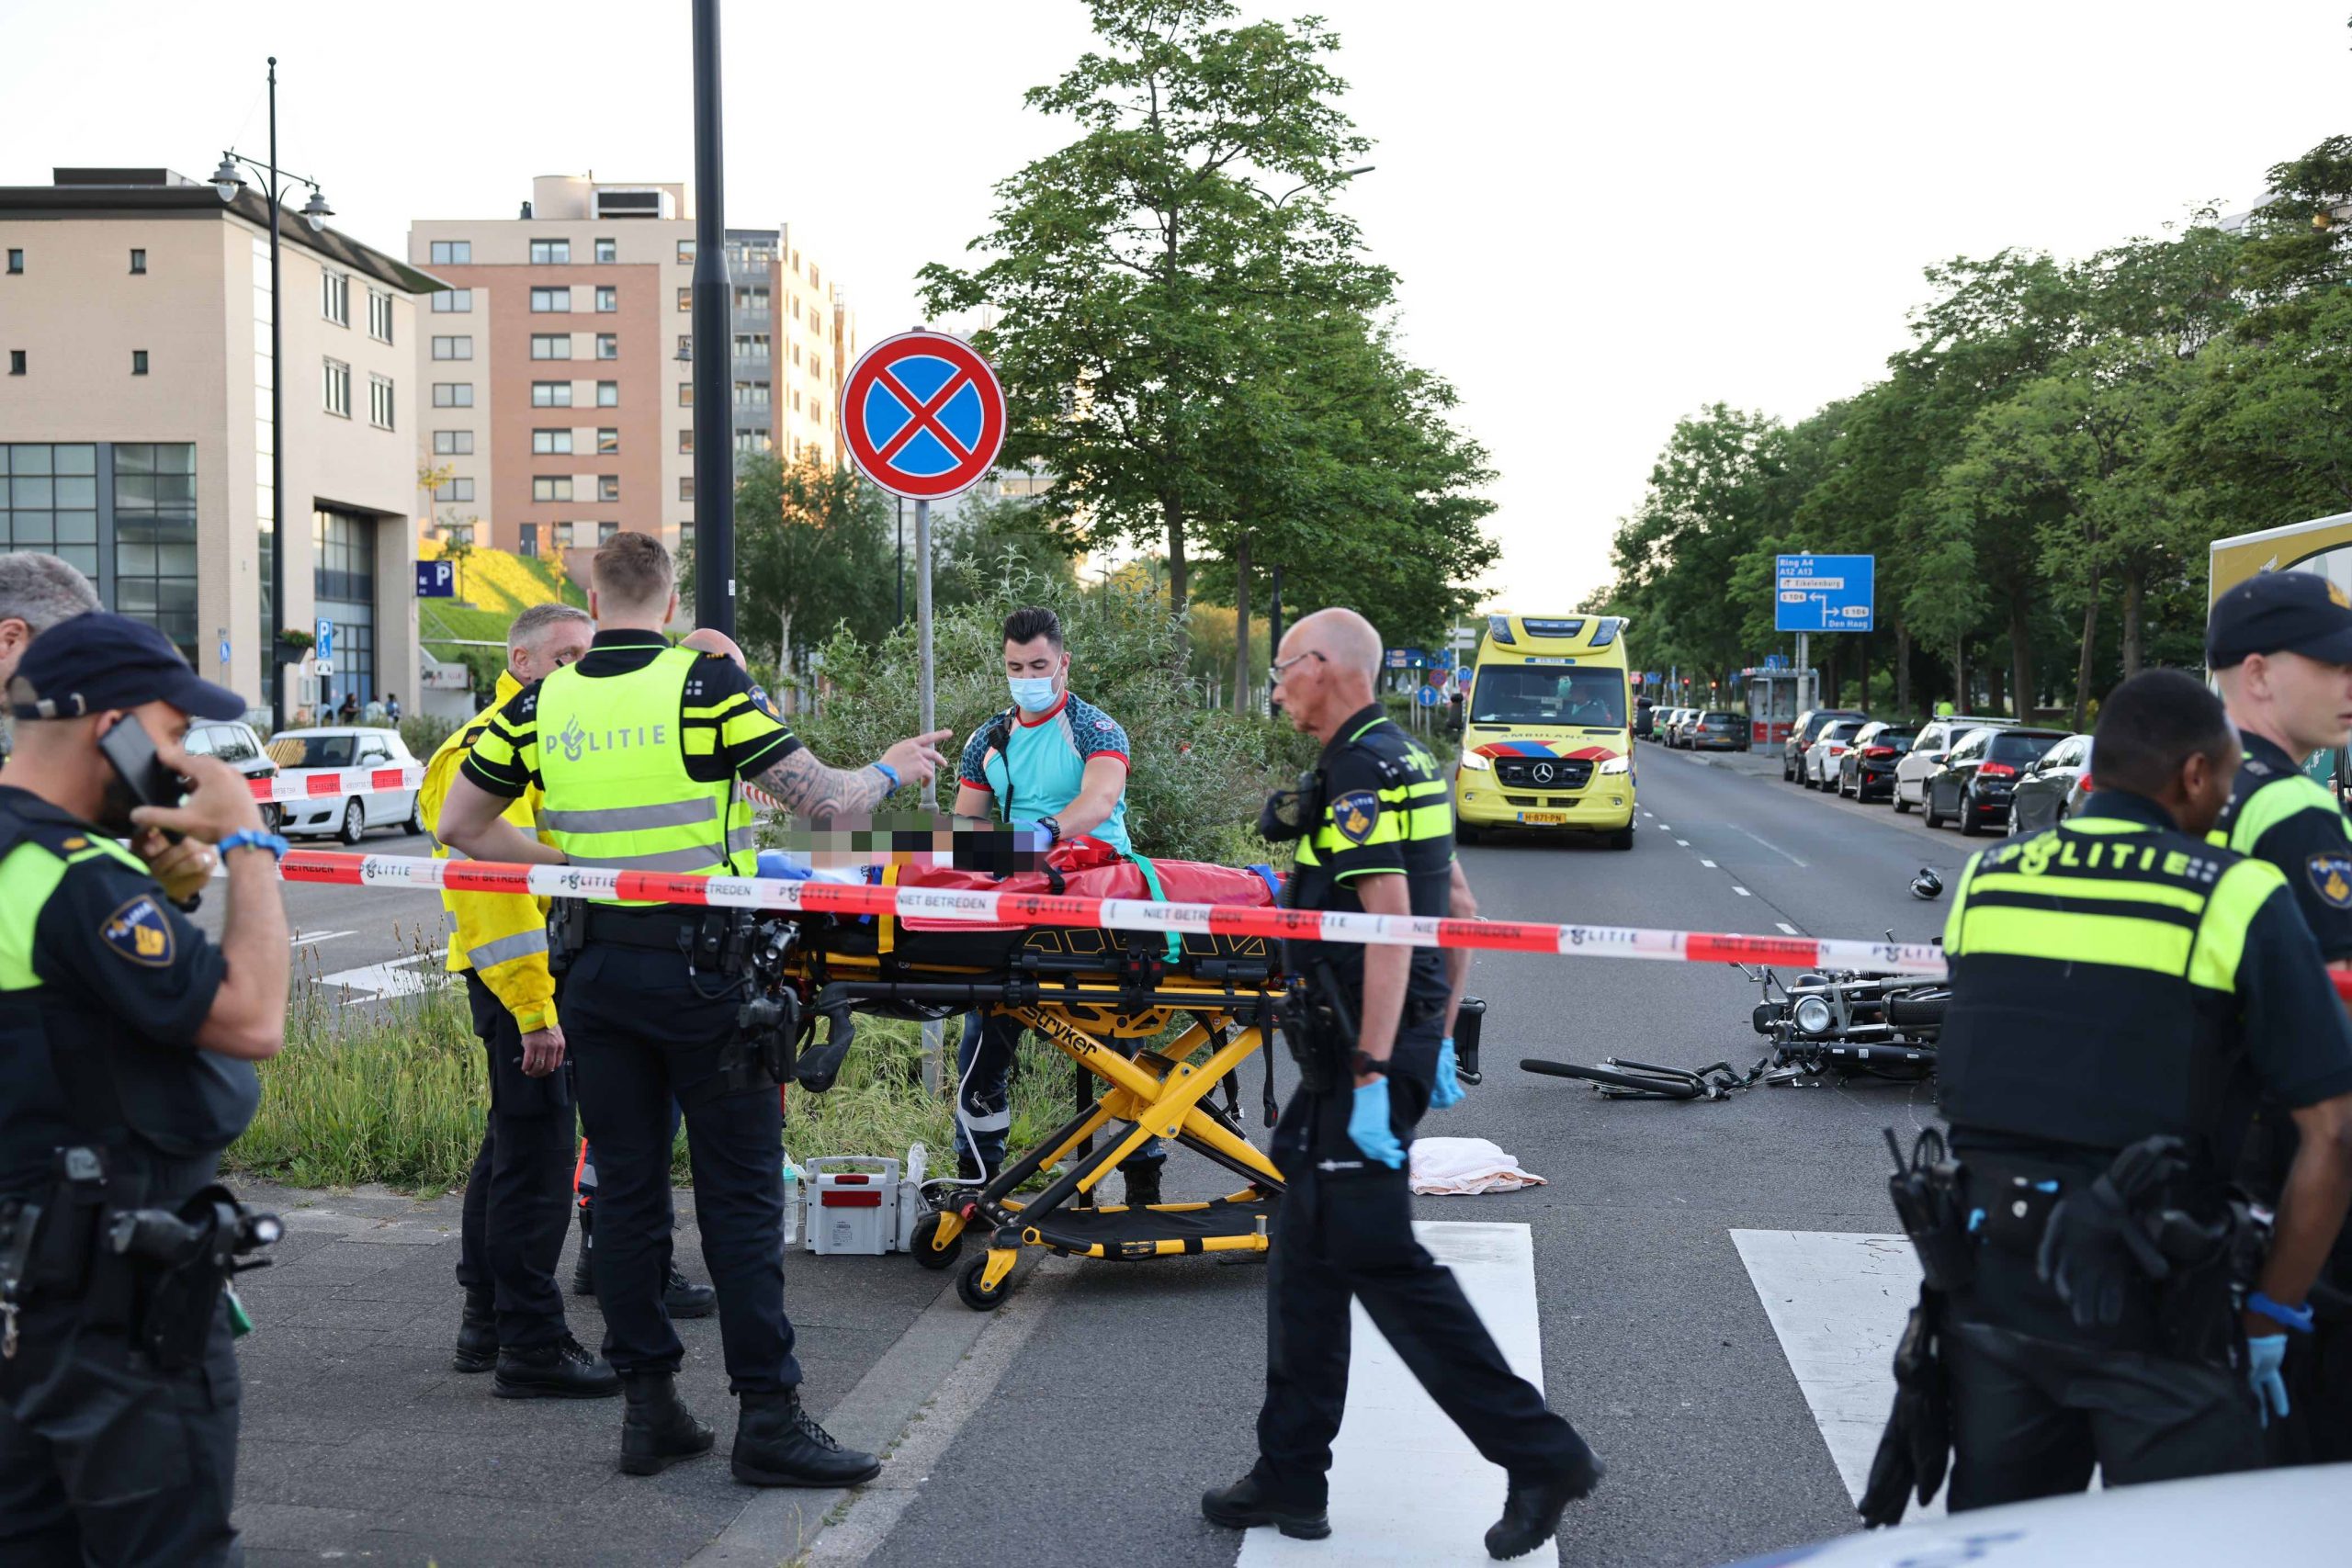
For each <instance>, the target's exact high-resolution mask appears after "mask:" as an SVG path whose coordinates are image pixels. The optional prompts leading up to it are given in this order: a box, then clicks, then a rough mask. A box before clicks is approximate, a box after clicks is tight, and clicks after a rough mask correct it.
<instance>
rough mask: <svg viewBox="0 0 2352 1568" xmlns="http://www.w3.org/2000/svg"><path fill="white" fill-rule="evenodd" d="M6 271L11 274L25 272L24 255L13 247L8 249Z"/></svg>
mask: <svg viewBox="0 0 2352 1568" xmlns="http://www.w3.org/2000/svg"><path fill="white" fill-rule="evenodd" d="M8 270H9V271H10V272H12V273H19V272H22V271H24V270H25V253H24V251H23V250H22V249H20V248H19V247H17V246H15V245H11V246H9V247H8Z"/></svg>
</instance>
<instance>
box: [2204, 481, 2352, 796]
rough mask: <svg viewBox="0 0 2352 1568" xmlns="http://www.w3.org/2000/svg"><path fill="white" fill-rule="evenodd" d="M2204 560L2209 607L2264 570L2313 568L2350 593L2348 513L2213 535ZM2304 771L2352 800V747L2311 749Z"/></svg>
mask: <svg viewBox="0 0 2352 1568" xmlns="http://www.w3.org/2000/svg"><path fill="white" fill-rule="evenodd" d="M2206 564H2207V568H2208V570H2209V572H2210V576H2209V578H2208V581H2207V585H2206V592H2205V603H2206V604H2209V605H2210V604H2212V602H2213V601H2214V600H2216V599H2219V598H2220V597H2221V596H2222V594H2223V593H2225V592H2228V591H2229V590H2230V589H2233V588H2235V587H2236V586H2237V585H2238V584H2239V583H2241V582H2244V581H2245V580H2246V579H2247V578H2249V577H2253V576H2256V575H2257V574H2258V573H2261V572H2266V571H2308V572H2312V573H2314V574H2315V575H2317V576H2320V577H2324V578H2325V579H2327V581H2329V582H2331V583H2333V584H2334V585H2335V587H2336V588H2337V589H2338V590H2339V591H2340V592H2341V593H2342V594H2343V595H2345V596H2352V512H2339V513H2335V515H2334V516H2332V517H2314V518H2312V520H2311V521H2310V522H2308V523H2290V524H2288V525H2286V526H2284V527H2282V528H2265V529H2263V530H2262V531H2261V532H2259V533H2256V534H2237V535H2233V536H2231V537H2229V538H2225V539H2216V540H2214V541H2213V542H2212V544H2211V546H2210V547H2208V548H2207V553H2206ZM2303 772H2304V773H2308V774H2310V775H2311V776H2312V778H2313V779H2314V780H2316V781H2317V782H2318V783H2320V784H2324V785H2326V786H2327V787H2328V788H2330V789H2333V790H2334V791H2335V794H2336V798H2338V799H2339V800H2342V799H2352V750H2347V749H2346V748H2344V747H2340V746H2335V747H2329V748H2327V749H2326V750H2320V751H2314V752H2312V754H2311V755H2310V756H2309V757H2306V758H2305V759H2303Z"/></svg>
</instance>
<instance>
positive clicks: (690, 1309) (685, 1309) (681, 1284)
mask: <svg viewBox="0 0 2352 1568" xmlns="http://www.w3.org/2000/svg"><path fill="white" fill-rule="evenodd" d="M662 1306H663V1307H664V1308H666V1309H668V1311H669V1314H670V1315H671V1316H672V1317H708V1316H709V1315H710V1314H712V1313H714V1312H717V1311H718V1292H717V1291H714V1290H712V1289H711V1288H710V1287H709V1286H708V1285H697V1284H695V1282H694V1281H693V1280H689V1279H687V1278H686V1277H685V1276H684V1274H681V1273H679V1272H678V1270H677V1268H676V1266H675V1265H673V1266H672V1267H671V1269H670V1278H669V1280H668V1281H667V1282H666V1283H665V1284H663V1286H662Z"/></svg>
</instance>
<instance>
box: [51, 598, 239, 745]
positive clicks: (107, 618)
mask: <svg viewBox="0 0 2352 1568" xmlns="http://www.w3.org/2000/svg"><path fill="white" fill-rule="evenodd" d="M144 703H169V704H171V705H172V706H174V707H175V708H177V709H179V710H180V712H182V713H184V714H187V716H189V717H191V718H243V717H244V716H245V699H244V698H243V697H241V696H239V695H237V694H236V693H234V692H232V691H231V690H229V689H228V688H227V687H226V686H216V685H214V684H213V683H212V682H209V681H206V680H202V679H200V678H199V677H198V675H197V672H196V671H193V670H191V669H189V668H188V664H187V660H185V659H182V658H181V657H180V650H179V649H176V648H175V647H173V646H172V641H171V638H169V637H165V636H164V634H163V633H162V632H159V631H157V630H156V629H155V628H154V627H153V626H149V625H148V624H147V623H146V622H144V621H134V620H132V619H131V618H130V616H128V615H109V614H108V613H107V612H106V611H104V610H92V611H91V612H89V613H88V614H87V615H75V616H74V618H73V619H71V620H65V621H60V622H58V623H57V624H56V625H55V626H51V627H50V628H49V629H48V630H47V631H45V632H42V633H41V634H40V636H39V637H34V638H33V640H32V646H31V647H29V648H28V649H25V654H24V657H23V658H22V659H21V660H18V661H17V676H16V679H15V680H14V681H12V682H9V686H8V705H9V711H10V712H11V713H12V714H14V715H15V716H17V717H18V718H20V719H44V718H80V717H82V716H85V715H87V714H94V713H104V712H106V711H107V710H108V709H109V708H135V707H138V706H140V705H141V704H144Z"/></svg>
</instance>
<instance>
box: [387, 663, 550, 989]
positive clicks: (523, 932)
mask: <svg viewBox="0 0 2352 1568" xmlns="http://www.w3.org/2000/svg"><path fill="white" fill-rule="evenodd" d="M522 689H523V687H522V683H521V682H518V681H516V680H515V677H514V676H513V675H511V674H509V673H507V672H506V671H503V670H502V671H499V674H498V693H497V694H496V695H495V696H493V697H492V699H491V704H490V706H489V707H486V708H484V709H483V710H482V711H481V712H480V713H478V714H476V715H474V716H473V717H471V718H469V719H468V720H467V721H466V724H465V727H464V728H461V729H459V730H458V731H457V732H456V733H454V734H452V735H451V736H450V737H449V739H447V740H444V741H443V742H441V744H440V746H439V748H438V749H437V750H435V751H434V753H433V758H432V761H428V762H426V763H425V764H424V787H423V788H422V789H421V790H419V791H418V793H417V797H416V805H417V811H418V814H419V815H420V816H422V817H423V818H424V830H425V831H426V832H428V833H431V834H433V835H434V839H433V854H434V858H435V859H436V860H447V859H448V858H449V855H450V853H451V851H450V849H449V846H447V844H445V843H443V842H442V841H441V839H440V829H441V804H442V802H443V801H445V800H447V798H448V797H449V784H450V781H451V780H453V779H455V778H456V777H457V776H458V764H460V763H462V762H463V761H465V760H466V753H467V752H469V751H470V750H473V746H474V742H475V740H477V739H480V738H481V732H482V731H483V729H485V728H488V726H489V723H490V716H491V715H492V713H494V712H496V711H497V710H498V708H499V707H500V706H501V705H503V703H504V702H505V701H506V699H507V698H509V697H511V696H513V695H514V694H515V693H517V692H519V691H521V690H522ZM539 798H540V797H539V792H538V790H537V789H536V788H534V789H531V790H528V791H526V792H525V794H524V795H523V796H522V798H520V799H518V800H516V801H515V803H514V804H513V805H511V806H509V807H507V808H506V811H505V817H506V820H508V821H509V822H512V823H514V824H515V826H516V827H517V828H520V829H523V831H525V832H526V833H532V834H537V832H538V826H539ZM441 904H442V907H443V908H447V910H448V911H449V913H450V915H451V916H452V917H453V918H455V919H456V920H457V922H458V929H457V931H455V932H454V933H452V935H451V936H450V938H449V962H448V968H449V971H450V973H452V974H463V973H464V972H465V971H467V970H469V969H470V970H472V971H474V972H475V973H476V974H478V975H480V976H481V978H482V983H483V984H484V985H486V986H488V987H490V988H491V991H492V994H494V995H495V996H496V997H497V998H498V999H499V1001H501V1002H502V1003H503V1004H504V1005H505V1008H506V1010H507V1011H508V1012H511V1013H513V1014H514V1015H515V1027H516V1028H518V1029H520V1030H522V1031H523V1032H525V1033H526V1034H527V1033H529V1032H531V1031H532V1030H535V1029H551V1028H553V1027H554V1026H555V1022H556V1016H555V978H554V976H551V975H549V974H548V901H547V900H546V899H544V898H538V897H533V896H531V895H530V894H527V893H451V892H448V891H447V890H444V891H443V893H442V895H441Z"/></svg>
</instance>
